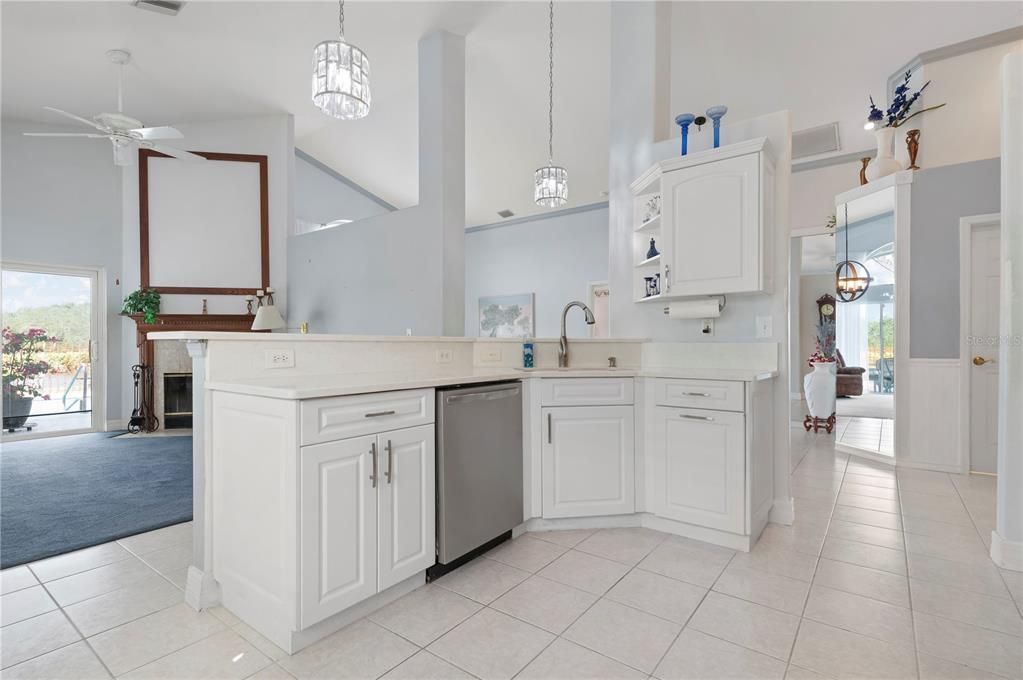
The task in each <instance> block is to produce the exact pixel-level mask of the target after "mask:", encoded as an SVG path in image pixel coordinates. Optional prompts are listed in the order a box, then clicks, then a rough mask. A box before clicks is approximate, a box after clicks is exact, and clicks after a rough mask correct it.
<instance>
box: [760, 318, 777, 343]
mask: <svg viewBox="0 0 1023 680" xmlns="http://www.w3.org/2000/svg"><path fill="white" fill-rule="evenodd" d="M773 335H774V331H773V330H772V328H771V317H769V316H758V317H757V337H758V338H770V337H772V336H773Z"/></svg>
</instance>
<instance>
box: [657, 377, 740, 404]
mask: <svg viewBox="0 0 1023 680" xmlns="http://www.w3.org/2000/svg"><path fill="white" fill-rule="evenodd" d="M654 403H655V404H656V405H657V406H682V407H685V408H706V409H713V410H715V411H739V412H742V411H744V410H745V390H744V388H743V383H741V382H733V381H726V380H658V381H657V382H656V385H655V386H654Z"/></svg>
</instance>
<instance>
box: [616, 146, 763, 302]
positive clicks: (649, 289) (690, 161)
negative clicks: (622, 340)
mask: <svg viewBox="0 0 1023 680" xmlns="http://www.w3.org/2000/svg"><path fill="white" fill-rule="evenodd" d="M632 190H633V193H634V195H635V197H636V198H635V209H634V215H635V218H636V222H635V224H636V227H635V235H634V237H633V242H634V243H633V248H634V254H635V263H636V265H635V269H636V275H635V277H634V279H635V283H634V297H635V299H636V301H637V302H646V301H653V300H660V299H666V298H669V299H670V298H680V297H688V296H694V295H720V294H726V293H729V294H730V293H761V292H768V291H770V288H771V269H770V264H771V261H772V260H771V258H772V253H771V245H770V244H771V240H770V236H769V234H770V231H771V220H772V217H773V215H774V165H773V163H772V161H771V158H770V152H769V148H768V143H767V139H766V138H759V139H753V140H750V141H746V142H741V143H739V144H733V145H730V146H727V147H722V148H719V149H713V150H709V151H703V152H699V153H693V154H690V155H688V156H682V157H679V158H673V159H671V160H667V161H661V162H660V163H657V164H656V165H654V166H653V167H652V168H650V169H649V170H647V172H645V173H644V174H643V176H642V177H640V178H639V179H637V180H636V181H635V182H633V184H632ZM650 239H654V241H655V245H656V250H657V253H656V254H654V253H653V252H652V251H651V248H650V245H651V244H650ZM651 279H652V280H651Z"/></svg>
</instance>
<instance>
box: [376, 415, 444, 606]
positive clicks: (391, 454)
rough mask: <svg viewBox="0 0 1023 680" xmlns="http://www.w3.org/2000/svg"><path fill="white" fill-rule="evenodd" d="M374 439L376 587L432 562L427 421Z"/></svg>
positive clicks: (432, 469) (431, 449) (432, 473)
mask: <svg viewBox="0 0 1023 680" xmlns="http://www.w3.org/2000/svg"><path fill="white" fill-rule="evenodd" d="M377 443H378V447H379V450H380V452H381V458H380V487H379V494H378V503H379V505H378V509H379V513H378V520H379V522H378V525H379V533H378V536H379V540H378V543H379V548H380V554H379V557H380V559H379V589H380V590H384V589H386V588H390V587H391V586H393V585H394V584H396V583H400V582H401V581H403V580H405V579H406V578H408V577H410V576H412V575H413V574H415V573H417V572H419V571H422V570H423V569H426V568H427V567H429V566H431V565H433V563H434V558H435V547H436V546H435V540H434V535H435V531H436V525H435V519H434V518H435V516H436V504H435V502H434V497H435V490H434V489H435V487H434V477H435V474H436V473H435V469H436V463H435V458H434V430H433V425H424V426H422V427H413V428H410V429H407V430H397V431H395V432H388V433H386V434H382V435H380V436H379V437H378V438H377Z"/></svg>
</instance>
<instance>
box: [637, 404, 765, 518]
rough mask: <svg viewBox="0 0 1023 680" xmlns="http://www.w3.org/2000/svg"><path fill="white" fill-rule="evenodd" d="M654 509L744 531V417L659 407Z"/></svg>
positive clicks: (654, 442) (665, 515) (678, 516)
mask: <svg viewBox="0 0 1023 680" xmlns="http://www.w3.org/2000/svg"><path fill="white" fill-rule="evenodd" d="M655 426H656V431H655V433H654V437H653V442H652V443H653V445H654V455H653V465H654V477H653V478H654V480H655V482H654V483H655V488H654V490H653V499H652V500H653V504H654V511H655V512H656V513H657V514H658V515H661V516H663V517H668V518H670V519H675V520H678V521H680V522H688V523H690V524H696V525H699V526H704V527H709V528H712V529H721V530H723V531H731V532H735V533H740V534H741V533H745V528H746V527H745V496H746V445H745V418H744V416H743V415H742V414H740V413H726V412H721V411H702V410H697V409H680V408H666V407H657V409H656V420H655Z"/></svg>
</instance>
